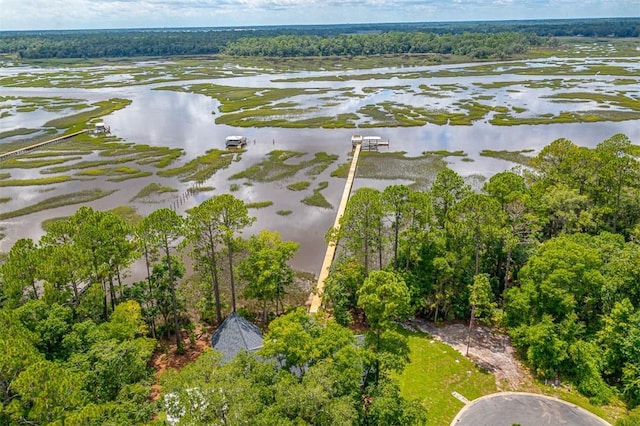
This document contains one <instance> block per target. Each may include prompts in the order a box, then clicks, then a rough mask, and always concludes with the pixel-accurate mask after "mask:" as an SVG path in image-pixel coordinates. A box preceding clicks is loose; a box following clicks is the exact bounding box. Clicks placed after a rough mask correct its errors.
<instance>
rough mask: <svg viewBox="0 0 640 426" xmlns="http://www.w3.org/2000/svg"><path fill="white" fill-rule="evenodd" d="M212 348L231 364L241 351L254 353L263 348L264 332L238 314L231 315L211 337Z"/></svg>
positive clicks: (224, 361) (223, 360) (224, 360)
mask: <svg viewBox="0 0 640 426" xmlns="http://www.w3.org/2000/svg"><path fill="white" fill-rule="evenodd" d="M211 346H212V347H213V349H215V350H216V351H219V352H222V362H223V363H226V362H229V361H230V360H231V359H232V358H233V357H234V356H236V354H237V353H238V352H240V351H241V350H245V351H249V352H254V351H256V350H258V349H260V348H261V347H262V332H261V331H260V328H258V326H256V325H255V324H252V323H251V322H249V321H247V320H246V319H244V318H242V317H241V316H240V315H238V314H237V313H236V312H233V313H232V314H231V315H229V316H228V317H227V318H226V319H225V320H224V321H223V322H222V324H220V327H218V329H217V330H216V331H215V333H213V335H212V336H211Z"/></svg>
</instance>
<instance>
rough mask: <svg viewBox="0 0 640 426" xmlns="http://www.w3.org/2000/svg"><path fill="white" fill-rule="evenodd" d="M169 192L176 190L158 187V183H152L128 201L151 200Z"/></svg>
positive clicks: (175, 190)
mask: <svg viewBox="0 0 640 426" xmlns="http://www.w3.org/2000/svg"><path fill="white" fill-rule="evenodd" d="M170 192H178V190H177V189H175V188H172V187H170V186H164V185H160V184H159V183H156V182H153V183H150V184H149V185H147V186H145V187H144V188H142V189H141V190H140V191H138V193H137V194H136V195H135V196H134V197H133V198H131V200H130V201H136V200H140V199H143V198H151V197H153V196H156V195H162V194H165V193H170Z"/></svg>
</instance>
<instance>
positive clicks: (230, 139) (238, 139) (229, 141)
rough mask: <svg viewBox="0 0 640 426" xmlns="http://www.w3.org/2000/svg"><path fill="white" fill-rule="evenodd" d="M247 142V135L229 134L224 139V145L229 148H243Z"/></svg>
mask: <svg viewBox="0 0 640 426" xmlns="http://www.w3.org/2000/svg"><path fill="white" fill-rule="evenodd" d="M246 144H247V137H246V136H235V135H234V136H227V137H226V139H225V140H224V145H225V146H226V147H227V148H242V147H243V146H245V145H246Z"/></svg>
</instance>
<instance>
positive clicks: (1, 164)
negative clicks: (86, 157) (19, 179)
mask: <svg viewBox="0 0 640 426" xmlns="http://www.w3.org/2000/svg"><path fill="white" fill-rule="evenodd" d="M81 158H82V157H61V158H48V159H35V160H25V159H23V158H8V159H6V160H3V161H0V169H40V168H42V167H49V166H55V165H56V164H63V163H66V162H68V161H75V160H80V159H81Z"/></svg>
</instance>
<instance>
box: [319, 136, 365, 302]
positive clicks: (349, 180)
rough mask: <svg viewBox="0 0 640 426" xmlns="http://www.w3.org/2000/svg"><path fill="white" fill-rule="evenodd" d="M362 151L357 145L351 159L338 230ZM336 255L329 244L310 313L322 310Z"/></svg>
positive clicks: (336, 222) (333, 245) (339, 210)
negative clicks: (323, 298) (321, 305)
mask: <svg viewBox="0 0 640 426" xmlns="http://www.w3.org/2000/svg"><path fill="white" fill-rule="evenodd" d="M361 149H362V146H361V145H360V144H357V145H356V146H355V149H354V151H353V158H352V159H351V167H350V168H349V174H348V175H347V182H346V183H345V184H344V191H342V199H341V200H340V205H339V206H338V212H337V213H336V219H335V221H334V223H333V227H334V228H336V229H340V219H341V218H342V215H343V214H344V211H345V209H346V208H347V201H349V196H350V195H351V188H352V187H353V180H354V178H355V175H356V166H357V165H358V157H359V156H360V150H361ZM335 254H336V245H335V244H334V243H329V244H328V245H327V251H326V252H325V254H324V261H323V262H322V268H321V269H320V275H319V276H318V283H317V284H316V289H315V291H314V292H313V293H312V294H311V304H310V306H309V312H310V313H317V312H318V309H320V304H321V303H322V291H323V290H324V282H325V280H326V279H327V276H328V275H329V269H330V268H331V263H332V262H333V258H334V257H335Z"/></svg>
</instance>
